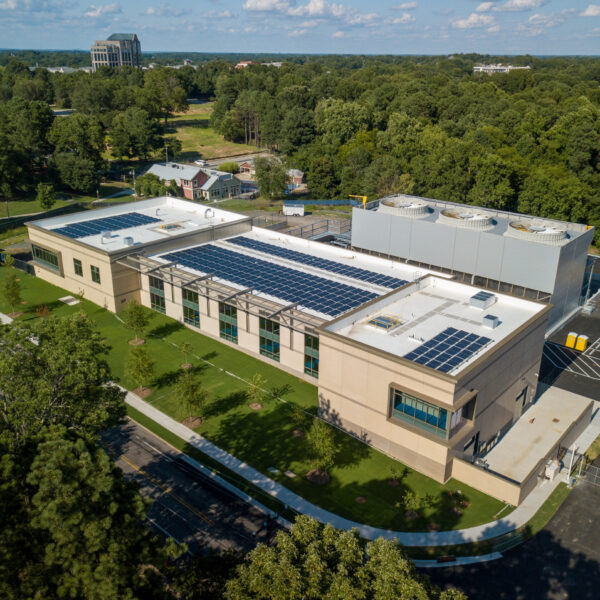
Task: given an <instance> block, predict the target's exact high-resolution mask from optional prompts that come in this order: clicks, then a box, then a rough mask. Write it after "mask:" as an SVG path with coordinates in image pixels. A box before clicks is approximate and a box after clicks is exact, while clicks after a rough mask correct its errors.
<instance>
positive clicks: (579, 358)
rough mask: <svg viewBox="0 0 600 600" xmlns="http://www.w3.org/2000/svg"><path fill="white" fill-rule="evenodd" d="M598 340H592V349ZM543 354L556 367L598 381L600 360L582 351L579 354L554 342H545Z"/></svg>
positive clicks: (599, 340) (599, 377)
mask: <svg viewBox="0 0 600 600" xmlns="http://www.w3.org/2000/svg"><path fill="white" fill-rule="evenodd" d="M598 342H600V339H598V340H596V342H594V344H593V346H594V350H595V345H596V344H597V343H598ZM544 356H545V357H546V359H547V360H548V361H549V362H550V363H551V364H552V365H554V366H555V367H556V368H557V369H561V370H563V371H568V372H569V373H574V374H575V375H580V376H582V377H587V378H588V379H594V380H598V381H600V360H598V359H596V358H595V357H593V356H590V355H586V354H584V353H581V354H579V353H577V352H576V351H574V350H571V349H569V348H564V347H563V346H561V345H560V344H556V343H554V342H546V344H545V345H544Z"/></svg>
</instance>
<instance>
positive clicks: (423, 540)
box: [125, 392, 600, 546]
mask: <svg viewBox="0 0 600 600" xmlns="http://www.w3.org/2000/svg"><path fill="white" fill-rule="evenodd" d="M125 401H126V402H127V404H129V405H130V406H132V407H133V408H135V409H136V410H138V411H140V412H141V413H143V414H144V415H146V416H147V417H149V418H150V419H152V420H153V421H156V422H157V423H159V424H160V425H162V426H163V427H164V428H165V429H167V430H169V431H170V432H171V433H173V434H175V435H177V436H178V437H180V438H181V439H183V440H185V441H186V442H187V443H189V444H190V445H192V446H194V447H195V448H197V449H198V450H200V451H201V452H203V453H204V454H206V455H208V456H210V457H211V458H213V459H214V460H217V461H218V462H220V463H221V464H222V465H224V466H225V467H227V468H228V469H230V470H231V471H234V472H235V473H236V474H238V475H239V476H241V477H243V478H244V479H246V480H247V481H250V482H251V483H252V484H254V485H255V486H257V487H259V488H260V489H262V490H263V491H265V492H267V493H268V494H270V495H271V496H273V497H274V498H277V499H278V500H279V501H280V502H282V503H283V504H286V505H287V506H289V507H290V508H292V509H294V510H296V511H297V512H299V513H303V514H307V515H310V516H311V517H314V518H315V519H317V520H318V521H320V522H321V523H331V524H332V525H333V526H334V527H336V528H337V529H346V530H349V529H354V528H356V529H357V530H358V532H359V534H360V535H361V536H362V537H363V538H365V539H370V540H374V539H376V538H378V537H383V538H387V539H397V540H398V541H399V542H400V543H401V544H402V545H404V546H447V545H451V544H464V543H468V542H480V541H483V540H487V539H491V538H494V537H497V536H499V535H503V534H505V533H509V532H511V531H514V530H515V529H517V528H519V527H521V526H522V525H525V524H526V523H527V521H529V519H531V517H533V515H535V513H536V512H537V511H538V509H539V508H540V506H542V504H543V503H544V502H545V501H546V499H547V498H548V497H549V496H550V494H551V493H552V492H553V491H554V489H555V488H556V487H557V486H558V484H559V483H560V482H561V481H564V474H562V473H561V476H559V477H557V478H555V480H554V481H552V482H550V481H545V482H543V483H542V484H540V485H539V486H538V487H536V488H535V489H534V490H533V491H532V492H531V493H530V494H529V496H527V498H526V499H525V500H524V501H523V502H522V503H521V505H520V506H518V507H517V508H516V509H515V510H514V511H513V512H512V513H511V514H510V515H509V516H507V517H505V518H502V519H499V520H498V521H493V522H491V523H485V524H484V525H479V526H477V527H470V528H469V529H460V530H453V531H433V532H418V533H413V532H402V531H391V530H389V529H380V528H377V527H371V526H369V525H364V524H361V523H356V522H354V521H351V520H349V519H345V518H344V517H340V516H339V515H336V514H334V513H332V512H329V511H328V510H325V509H323V508H320V507H319V506H316V505H314V504H312V503H311V502H309V501H308V500H305V499H304V498H302V497H301V496H298V495H297V494H295V493H294V492H292V491H291V490H289V489H287V488H286V487H284V486H283V485H281V484H279V483H277V482H276V481H273V480H272V479H270V478H269V477H267V476H266V475H263V474H262V473H260V472H259V471H257V470H256V469H254V468H253V467H251V466H249V465H247V464H246V463H244V462H242V461H241V460H239V459H237V458H235V456H232V455H231V454H228V453H227V452H225V451H224V450H222V449H221V448H219V447H217V446H215V445H214V444H213V443H211V442H209V441H208V440H207V439H205V438H203V437H202V436H201V435H198V434H197V433H194V432H193V431H192V430H191V429H189V428H188V427H186V426H185V425H182V424H181V423H178V422H177V421H175V420H174V419H172V418H171V417H169V416H168V415H166V414H164V413H163V412H161V411H159V410H158V409H157V408H154V407H153V406H152V405H151V404H149V403H147V402H145V401H144V400H142V399H141V398H139V397H138V396H136V395H135V394H132V393H131V392H129V393H128V394H127V397H126V398H125ZM599 406H600V403H598V402H596V403H595V405H594V410H595V412H594V416H593V418H592V421H591V423H590V424H589V425H588V427H587V428H586V429H585V431H584V432H583V433H582V434H581V436H580V437H579V438H578V439H577V441H576V444H577V445H578V447H579V451H580V452H583V451H584V450H585V449H587V448H588V447H589V446H590V444H591V443H592V442H593V441H594V440H595V439H596V437H597V436H598V435H600V409H599Z"/></svg>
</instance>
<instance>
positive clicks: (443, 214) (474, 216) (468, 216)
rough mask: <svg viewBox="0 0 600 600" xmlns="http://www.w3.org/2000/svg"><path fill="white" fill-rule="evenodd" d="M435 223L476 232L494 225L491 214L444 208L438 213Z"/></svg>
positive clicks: (465, 209) (466, 209)
mask: <svg viewBox="0 0 600 600" xmlns="http://www.w3.org/2000/svg"><path fill="white" fill-rule="evenodd" d="M437 222H438V223H443V224H444V225H450V226H452V227H461V228H462V229H478V230H483V229H490V228H491V227H494V225H495V223H494V219H493V218H492V215H491V214H489V213H486V212H483V211H478V210H471V209H468V208H444V209H443V210H441V211H440V216H439V217H438V220H437Z"/></svg>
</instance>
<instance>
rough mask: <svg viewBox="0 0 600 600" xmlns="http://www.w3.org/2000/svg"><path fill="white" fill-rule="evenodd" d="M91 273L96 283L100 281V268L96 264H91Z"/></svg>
mask: <svg viewBox="0 0 600 600" xmlns="http://www.w3.org/2000/svg"><path fill="white" fill-rule="evenodd" d="M90 273H91V274H92V281H93V282H94V283H100V269H99V268H98V267H96V266H94V265H91V266H90Z"/></svg>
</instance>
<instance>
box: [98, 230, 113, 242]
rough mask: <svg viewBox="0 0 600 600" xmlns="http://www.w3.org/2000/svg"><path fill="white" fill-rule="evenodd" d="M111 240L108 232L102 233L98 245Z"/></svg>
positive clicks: (110, 234)
mask: <svg viewBox="0 0 600 600" xmlns="http://www.w3.org/2000/svg"><path fill="white" fill-rule="evenodd" d="M111 238H112V233H111V232H110V231H103V232H102V233H101V239H100V243H101V244H105V243H106V242H110V240H111Z"/></svg>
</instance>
